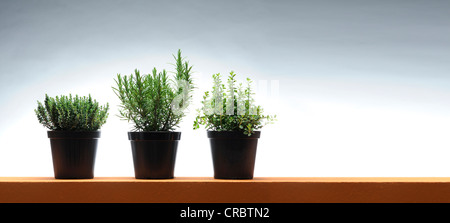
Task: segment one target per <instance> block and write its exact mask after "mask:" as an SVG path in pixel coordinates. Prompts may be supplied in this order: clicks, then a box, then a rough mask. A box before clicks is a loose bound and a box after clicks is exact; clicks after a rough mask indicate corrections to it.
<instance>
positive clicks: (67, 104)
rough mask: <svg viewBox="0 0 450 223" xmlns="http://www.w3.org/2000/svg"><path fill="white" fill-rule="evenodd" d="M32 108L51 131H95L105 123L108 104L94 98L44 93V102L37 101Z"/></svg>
mask: <svg viewBox="0 0 450 223" xmlns="http://www.w3.org/2000/svg"><path fill="white" fill-rule="evenodd" d="M37 103H38V107H37V108H36V109H35V110H34V111H35V113H36V116H37V118H38V120H39V123H41V124H42V125H43V126H44V127H46V128H48V129H49V130H53V131H97V130H98V129H100V127H101V126H102V125H103V124H105V123H106V119H107V118H108V109H109V104H108V103H107V104H106V105H104V106H100V105H99V104H98V102H97V101H96V100H93V99H92V97H91V95H89V97H79V96H78V95H76V96H75V97H72V95H71V94H70V95H69V96H65V95H62V96H56V97H55V98H53V97H50V96H48V95H47V94H46V95H45V100H44V103H41V102H40V101H38V102H37Z"/></svg>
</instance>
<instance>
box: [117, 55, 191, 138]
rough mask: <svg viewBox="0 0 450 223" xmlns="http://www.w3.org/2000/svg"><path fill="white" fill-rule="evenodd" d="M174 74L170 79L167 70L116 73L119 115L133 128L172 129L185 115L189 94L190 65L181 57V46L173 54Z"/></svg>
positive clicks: (145, 129)
mask: <svg viewBox="0 0 450 223" xmlns="http://www.w3.org/2000/svg"><path fill="white" fill-rule="evenodd" d="M173 57H174V59H175V62H176V63H175V64H174V66H175V68H176V71H175V72H173V73H174V74H175V78H174V79H173V78H172V79H170V78H169V77H168V75H167V72H166V70H162V72H158V71H157V70H156V68H153V71H152V74H146V75H141V74H140V72H139V70H137V69H136V70H135V71H134V74H131V75H129V76H126V75H125V76H122V75H121V74H117V79H115V82H116V87H113V90H114V93H115V94H116V95H117V96H118V97H119V99H120V101H121V104H120V108H119V117H120V118H122V119H124V120H127V121H129V122H133V123H134V131H145V132H147V131H173V130H174V129H175V128H176V127H178V125H179V123H180V122H181V120H182V118H183V117H184V110H185V109H186V108H187V106H188V105H189V103H190V100H191V98H192V89H193V83H192V76H191V70H192V66H190V65H189V62H187V61H185V60H184V58H182V57H181V50H178V54H177V55H176V56H175V55H173Z"/></svg>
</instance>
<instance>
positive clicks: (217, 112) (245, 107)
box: [194, 71, 276, 136]
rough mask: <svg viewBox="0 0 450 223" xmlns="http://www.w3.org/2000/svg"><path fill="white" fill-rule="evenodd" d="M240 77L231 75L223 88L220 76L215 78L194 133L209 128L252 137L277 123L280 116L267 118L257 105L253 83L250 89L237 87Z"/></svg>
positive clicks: (204, 100) (247, 86) (248, 83)
mask: <svg viewBox="0 0 450 223" xmlns="http://www.w3.org/2000/svg"><path fill="white" fill-rule="evenodd" d="M235 77H236V74H235V73H234V72H233V71H231V72H230V75H229V77H228V80H227V86H228V88H226V87H225V84H222V80H221V75H220V73H217V74H214V75H213V82H214V86H213V89H212V91H211V93H210V92H209V91H206V92H205V94H204V96H203V101H202V102H201V103H202V106H203V107H202V108H201V109H199V110H197V111H198V115H197V117H196V119H195V121H194V129H198V128H200V125H205V128H206V129H207V130H211V131H239V132H243V133H244V134H246V135H249V136H250V135H251V134H252V133H253V132H254V131H255V130H258V129H260V128H262V127H263V126H264V125H266V124H269V123H273V121H275V119H276V116H270V115H264V114H263V109H262V108H261V106H259V105H258V106H256V105H254V102H255V100H254V98H253V95H254V92H253V91H252V88H251V84H252V80H250V79H249V78H247V85H246V86H245V87H244V85H243V84H242V83H240V84H239V85H238V86H237V85H236V78H235Z"/></svg>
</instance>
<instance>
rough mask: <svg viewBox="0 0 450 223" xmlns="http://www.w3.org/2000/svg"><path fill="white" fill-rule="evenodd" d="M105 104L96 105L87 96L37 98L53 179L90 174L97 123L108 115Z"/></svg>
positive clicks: (95, 144) (100, 124) (98, 135)
mask: <svg viewBox="0 0 450 223" xmlns="http://www.w3.org/2000/svg"><path fill="white" fill-rule="evenodd" d="M108 109H109V105H108V104H106V105H105V106H100V105H99V104H98V102H97V101H95V100H93V99H92V98H91V95H89V97H79V96H78V95H76V96H75V97H72V95H69V96H64V95H62V96H60V97H58V96H56V97H55V98H53V97H49V96H48V95H47V94H46V95H45V100H44V103H41V102H40V101H38V107H37V109H35V113H36V116H37V118H38V120H39V123H41V124H42V125H43V126H44V127H46V128H47V129H48V132H47V135H48V138H49V139H50V145H51V151H52V159H53V170H54V175H55V178H56V179H92V178H94V166H95V156H96V152H97V142H98V138H100V131H99V129H100V127H101V126H102V125H103V124H105V122H106V119H107V117H108Z"/></svg>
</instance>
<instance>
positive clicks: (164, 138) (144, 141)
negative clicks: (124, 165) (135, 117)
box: [128, 131, 181, 179]
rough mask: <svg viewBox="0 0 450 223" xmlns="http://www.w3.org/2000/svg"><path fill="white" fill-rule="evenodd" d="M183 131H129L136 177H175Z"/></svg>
mask: <svg viewBox="0 0 450 223" xmlns="http://www.w3.org/2000/svg"><path fill="white" fill-rule="evenodd" d="M180 136H181V132H168V131H164V132H128V139H129V140H130V142H131V151H132V155H133V165H134V173H135V178H136V179H171V178H174V170H175V160H176V155H177V148H178V141H179V140H180Z"/></svg>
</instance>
